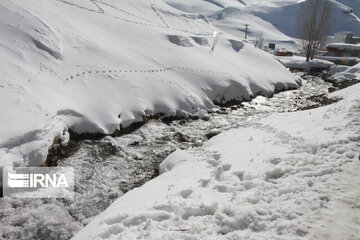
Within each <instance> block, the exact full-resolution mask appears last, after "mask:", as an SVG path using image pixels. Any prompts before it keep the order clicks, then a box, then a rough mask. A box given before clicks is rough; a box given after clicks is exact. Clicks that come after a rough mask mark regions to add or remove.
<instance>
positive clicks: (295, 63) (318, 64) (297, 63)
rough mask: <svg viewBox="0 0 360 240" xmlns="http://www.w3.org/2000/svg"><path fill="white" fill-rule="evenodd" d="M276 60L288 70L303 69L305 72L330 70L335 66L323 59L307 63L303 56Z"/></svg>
mask: <svg viewBox="0 0 360 240" xmlns="http://www.w3.org/2000/svg"><path fill="white" fill-rule="evenodd" d="M276 59H277V60H279V62H281V63H282V64H283V65H284V66H285V67H287V68H295V69H303V70H305V71H310V70H314V69H330V68H331V67H332V66H335V64H334V63H332V62H329V61H326V60H321V59H313V60H310V61H309V62H306V58H305V57H301V56H292V57H278V56H277V57H276Z"/></svg>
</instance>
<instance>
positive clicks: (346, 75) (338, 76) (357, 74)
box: [329, 63, 360, 83]
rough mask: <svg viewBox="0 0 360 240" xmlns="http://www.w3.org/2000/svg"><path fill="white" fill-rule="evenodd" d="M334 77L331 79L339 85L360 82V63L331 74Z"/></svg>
mask: <svg viewBox="0 0 360 240" xmlns="http://www.w3.org/2000/svg"><path fill="white" fill-rule="evenodd" d="M330 74H332V76H331V77H330V78H329V79H330V80H333V81H335V82H337V83H339V82H344V81H347V80H354V79H356V80H360V63H358V64H356V65H355V66H352V67H343V68H340V69H337V68H336V70H335V69H334V70H333V71H332V72H330Z"/></svg>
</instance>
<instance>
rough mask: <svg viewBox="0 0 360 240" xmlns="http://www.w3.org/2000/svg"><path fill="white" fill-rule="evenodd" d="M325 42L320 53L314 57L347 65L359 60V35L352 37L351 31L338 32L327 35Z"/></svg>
mask: <svg viewBox="0 0 360 240" xmlns="http://www.w3.org/2000/svg"><path fill="white" fill-rule="evenodd" d="M327 43H328V44H327V45H326V48H325V49H324V51H322V54H319V55H318V56H317V57H316V58H319V59H325V60H329V61H331V62H333V63H335V64H341V65H349V66H352V65H355V64H357V63H358V62H359V61H360V37H354V34H353V33H352V32H338V33H336V34H335V35H334V36H331V37H328V39H327Z"/></svg>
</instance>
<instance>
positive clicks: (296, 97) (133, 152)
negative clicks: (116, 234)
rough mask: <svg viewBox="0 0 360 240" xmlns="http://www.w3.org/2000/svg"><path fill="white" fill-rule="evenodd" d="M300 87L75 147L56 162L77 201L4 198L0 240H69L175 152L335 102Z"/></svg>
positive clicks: (309, 83) (313, 87)
mask: <svg viewBox="0 0 360 240" xmlns="http://www.w3.org/2000/svg"><path fill="white" fill-rule="evenodd" d="M294 74H296V75H298V76H300V77H301V78H302V79H303V81H302V86H301V87H300V88H299V89H297V90H290V91H286V92H281V93H278V94H275V95H274V96H273V97H272V98H264V97H261V96H258V97H256V98H255V99H253V100H252V101H250V102H243V103H242V104H240V105H236V106H231V107H226V108H225V107H223V108H220V109H219V111H218V112H217V113H211V114H209V120H207V121H205V120H194V119H187V120H175V121H171V122H163V121H161V120H158V119H151V120H149V121H148V122H147V123H146V124H145V125H143V126H141V127H139V128H138V129H136V130H134V131H132V132H131V133H128V134H125V135H122V136H120V137H116V138H113V137H110V136H107V137H104V138H102V139H101V140H82V141H79V142H77V143H76V144H77V145H76V149H75V151H74V153H73V154H72V155H71V156H70V157H67V158H65V159H61V160H60V161H59V163H58V166H60V167H73V168H74V170H75V182H76V185H75V197H74V199H8V198H2V199H0V238H1V239H24V238H26V239H48V240H49V239H69V238H71V237H72V236H73V235H74V234H76V232H78V231H79V230H80V229H81V228H83V227H84V226H85V225H86V224H88V223H89V222H90V221H91V220H92V219H93V218H94V217H95V216H97V215H98V214H100V213H101V212H102V211H104V210H105V209H106V208H107V207H108V206H109V205H110V204H111V203H112V202H113V201H115V200H116V199H117V198H119V197H121V196H122V195H123V194H125V193H126V192H127V191H129V190H131V189H133V188H135V187H139V186H141V185H142V184H144V183H146V182H147V181H149V180H150V179H152V178H154V177H156V176H157V175H158V167H159V164H160V163H161V162H162V161H163V160H164V159H165V158H166V157H167V156H168V155H169V154H170V153H172V152H173V151H175V150H176V149H177V148H180V149H188V148H193V147H199V146H202V145H203V143H204V142H206V141H207V140H208V139H209V138H211V137H213V136H215V135H217V134H219V133H221V132H222V131H225V130H226V129H229V128H232V127H233V126H234V125H236V124H238V123H240V122H244V121H256V120H257V119H258V118H261V117H264V116H267V115H268V114H271V113H273V112H292V111H299V110H305V109H309V108H315V107H319V106H321V105H325V104H331V103H332V102H334V101H333V100H331V99H328V98H326V97H324V95H326V94H327V93H328V89H329V88H330V87H331V86H332V85H331V84H330V83H327V82H324V81H323V80H322V79H321V78H320V77H316V76H311V75H307V74H304V73H302V72H297V73H294Z"/></svg>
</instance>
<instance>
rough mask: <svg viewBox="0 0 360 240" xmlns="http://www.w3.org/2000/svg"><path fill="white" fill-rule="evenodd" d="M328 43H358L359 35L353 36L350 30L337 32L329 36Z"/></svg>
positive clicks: (359, 41)
mask: <svg viewBox="0 0 360 240" xmlns="http://www.w3.org/2000/svg"><path fill="white" fill-rule="evenodd" d="M327 42H328V43H349V44H357V43H360V37H354V34H353V33H352V32H338V33H335V35H334V36H330V37H328V39H327Z"/></svg>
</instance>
